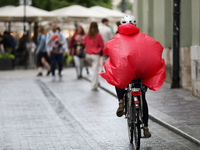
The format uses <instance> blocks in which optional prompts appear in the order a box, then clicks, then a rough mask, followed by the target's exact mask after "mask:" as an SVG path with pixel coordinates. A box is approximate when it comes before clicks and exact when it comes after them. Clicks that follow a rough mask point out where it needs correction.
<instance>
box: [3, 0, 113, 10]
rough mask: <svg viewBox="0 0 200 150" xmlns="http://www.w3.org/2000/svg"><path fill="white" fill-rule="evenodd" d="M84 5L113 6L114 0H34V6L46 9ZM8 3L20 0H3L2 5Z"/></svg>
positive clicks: (17, 2)
mask: <svg viewBox="0 0 200 150" xmlns="http://www.w3.org/2000/svg"><path fill="white" fill-rule="evenodd" d="M75 4H77V5H82V6H85V7H92V6H95V5H99V6H103V7H107V8H112V0H73V1H72V0H32V6H34V7H38V8H41V9H44V10H48V11H50V10H55V9H59V8H62V7H67V6H70V5H75ZM6 5H14V6H18V5H19V0H1V1H0V7H2V6H6Z"/></svg>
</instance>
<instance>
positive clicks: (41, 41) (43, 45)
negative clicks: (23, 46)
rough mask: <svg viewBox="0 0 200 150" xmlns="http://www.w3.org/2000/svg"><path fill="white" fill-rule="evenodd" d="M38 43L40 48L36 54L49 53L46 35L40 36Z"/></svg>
mask: <svg viewBox="0 0 200 150" xmlns="http://www.w3.org/2000/svg"><path fill="white" fill-rule="evenodd" d="M37 43H38V46H37V51H36V54H38V53H45V52H47V50H46V35H45V34H41V35H39V36H38V38H37Z"/></svg>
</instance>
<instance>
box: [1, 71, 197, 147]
mask: <svg viewBox="0 0 200 150" xmlns="http://www.w3.org/2000/svg"><path fill="white" fill-rule="evenodd" d="M36 74H37V71H36V70H27V71H14V72H1V73H0V87H2V88H0V142H1V143H2V144H1V145H0V148H2V149H9V150H10V149H22V150H27V149H42V150H45V149H50V150H52V149H58V150H62V149H66V150H71V149H73V150H74V149H83V150H93V149H94V150H102V149H105V150H106V149H108V150H120V149H122V150H132V149H133V147H132V145H130V144H129V141H128V133H127V124H126V120H125V119H124V117H122V118H118V117H116V115H115V111H116V108H117V99H116V98H115V97H113V96H111V95H110V94H108V93H106V92H105V91H103V90H101V89H99V91H98V92H92V91H90V83H89V82H87V81H85V80H77V79H76V75H75V70H74V68H73V69H68V70H66V71H65V72H64V76H63V79H62V81H58V79H56V81H55V82H51V78H46V77H42V78H39V80H38V78H36V77H35V75H36ZM40 83H41V84H40ZM193 119H195V118H193ZM149 124H150V130H151V132H152V138H150V139H142V140H141V149H143V150H155V149H158V150H162V149H172V150H174V149H182V150H187V149H192V150H193V149H195V150H196V149H199V147H198V146H197V145H195V144H193V143H192V142H189V141H188V140H186V139H184V138H182V137H180V136H179V135H177V134H175V133H173V132H172V131H169V130H167V129H166V128H164V127H162V126H160V125H158V124H157V123H155V122H153V121H150V122H149ZM175 143H176V145H177V146H174V145H175Z"/></svg>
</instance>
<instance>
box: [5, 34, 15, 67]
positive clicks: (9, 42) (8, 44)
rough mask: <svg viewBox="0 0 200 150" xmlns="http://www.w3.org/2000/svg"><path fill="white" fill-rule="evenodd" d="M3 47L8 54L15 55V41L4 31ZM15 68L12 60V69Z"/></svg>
mask: <svg viewBox="0 0 200 150" xmlns="http://www.w3.org/2000/svg"><path fill="white" fill-rule="evenodd" d="M3 46H4V49H5V51H6V52H9V53H11V54H13V55H15V50H16V49H17V44H16V42H15V39H14V38H13V36H12V35H10V33H9V32H8V31H4V33H3ZM14 67H15V59H12V68H14Z"/></svg>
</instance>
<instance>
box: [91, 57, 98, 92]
mask: <svg viewBox="0 0 200 150" xmlns="http://www.w3.org/2000/svg"><path fill="white" fill-rule="evenodd" d="M91 58H92V60H93V62H92V71H93V75H92V82H91V89H92V90H97V87H98V83H99V81H98V71H99V55H91Z"/></svg>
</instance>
